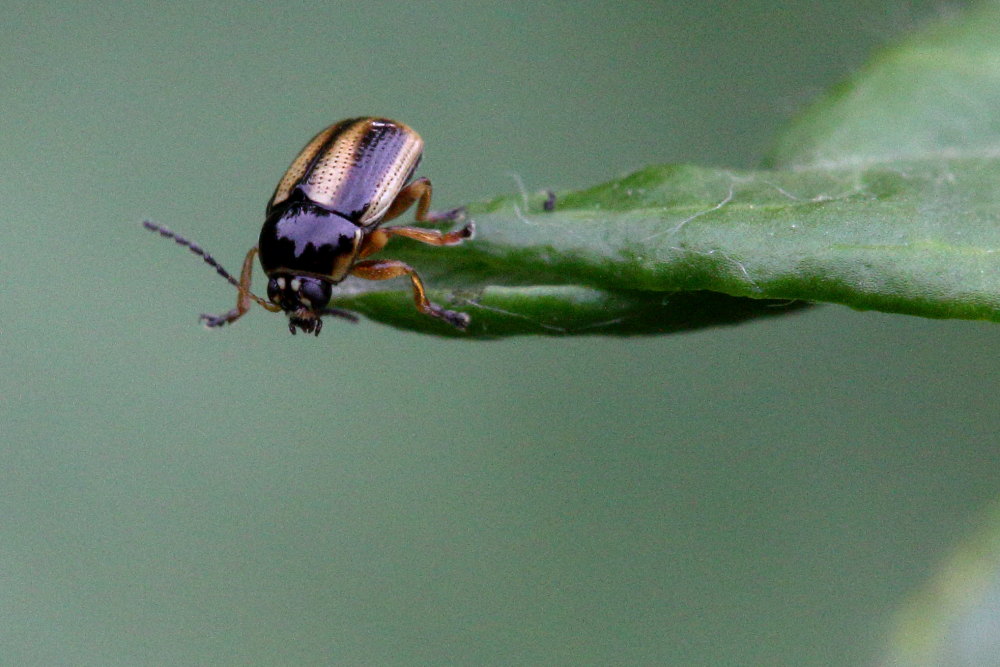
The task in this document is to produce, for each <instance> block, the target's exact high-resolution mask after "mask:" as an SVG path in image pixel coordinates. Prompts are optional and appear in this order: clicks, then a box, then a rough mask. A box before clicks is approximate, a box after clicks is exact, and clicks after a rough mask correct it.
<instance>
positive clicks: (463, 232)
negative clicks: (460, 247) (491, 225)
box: [458, 222, 476, 239]
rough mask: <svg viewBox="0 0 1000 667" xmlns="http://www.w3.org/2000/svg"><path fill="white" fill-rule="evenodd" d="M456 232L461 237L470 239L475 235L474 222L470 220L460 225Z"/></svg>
mask: <svg viewBox="0 0 1000 667" xmlns="http://www.w3.org/2000/svg"><path fill="white" fill-rule="evenodd" d="M458 233H459V235H460V236H461V237H462V238H463V239H471V238H472V237H473V236H475V235H476V223H474V222H470V223H468V224H466V225H465V227H462V229H460V230H459V231H458Z"/></svg>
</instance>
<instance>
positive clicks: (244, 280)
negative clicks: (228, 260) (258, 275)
mask: <svg viewBox="0 0 1000 667" xmlns="http://www.w3.org/2000/svg"><path fill="white" fill-rule="evenodd" d="M256 256H257V246H254V247H252V248H250V250H249V251H248V252H247V256H246V259H244V260H243V270H242V271H240V282H239V284H238V285H237V286H236V288H237V289H238V290H239V296H238V297H237V298H236V307H235V308H233V309H232V310H230V311H229V312H228V313H224V314H222V315H205V314H202V315H201V317H199V318H198V319H199V320H201V321H202V322H204V323H205V326H208V327H221V326H222V325H223V324H229V323H231V322H235V321H236V320H238V319H240V318H241V317H243V314H244V313H246V312H247V310H249V309H250V302H251V301H256V302H257V303H259V304H260V305H261V306H263V307H264V308H267V309H268V310H270V311H271V312H272V313H276V312H278V311H279V310H281V308H280V307H279V306H276V305H275V304H273V303H270V302H268V301H264V299H262V298H260V297H259V296H257V295H256V294H254V293H253V292H251V291H250V280H251V279H252V278H253V258H254V257H256Z"/></svg>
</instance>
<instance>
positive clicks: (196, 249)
mask: <svg viewBox="0 0 1000 667" xmlns="http://www.w3.org/2000/svg"><path fill="white" fill-rule="evenodd" d="M142 226H143V227H145V228H146V229H148V230H149V231H151V232H156V233H158V234H159V235H160V236H162V237H163V238H165V239H173V240H174V242H175V243H176V244H177V245H180V246H184V247H185V248H187V249H188V250H190V251H191V252H193V253H194V254H196V255H198V256H199V257H201V258H202V259H203V260H204V261H205V263H206V264H208V265H209V266H211V267H212V268H213V269H215V271H216V272H217V273H218V274H219V275H220V276H222V277H223V278H225V279H226V280H228V281H229V284H230V285H232V286H233V287H235V288H236V289H238V290H240V291H243V288H242V287H240V281H238V280H236V278H233V277H232V276H231V275H230V274H229V271H226V270H225V269H224V268H222V265H221V264H219V263H218V262H217V261H215V258H214V257H212V256H211V255H209V254H208V253H207V252H205V250H204V249H203V248H202V247H201V246H200V245H198V244H197V243H195V242H194V241H188V240H187V239H186V238H184V237H183V236H178V235H177V234H175V233H173V232H172V231H170V230H169V229H167V228H166V227H163V226H162V225H158V224H156V223H155V222H150V221H149V220H144V221H143V222H142Z"/></svg>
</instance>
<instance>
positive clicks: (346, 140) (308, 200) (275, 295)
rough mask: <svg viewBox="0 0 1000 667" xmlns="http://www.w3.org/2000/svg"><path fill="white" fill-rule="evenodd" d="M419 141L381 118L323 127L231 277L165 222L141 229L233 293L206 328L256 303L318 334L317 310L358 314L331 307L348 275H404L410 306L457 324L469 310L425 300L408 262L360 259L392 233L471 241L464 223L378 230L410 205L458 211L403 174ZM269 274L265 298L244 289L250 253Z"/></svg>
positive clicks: (422, 214) (423, 210) (426, 213)
mask: <svg viewBox="0 0 1000 667" xmlns="http://www.w3.org/2000/svg"><path fill="white" fill-rule="evenodd" d="M423 147H424V142H423V140H422V139H421V138H420V135H418V134H417V133H416V132H414V131H413V130H412V129H410V128H409V127H407V126H406V125H404V124H403V123H398V122H395V121H391V120H388V119H386V118H352V119H349V120H343V121H340V122H339V123H335V124H333V125H331V126H330V127H328V128H326V129H325V130H323V131H322V132H320V133H319V134H317V135H316V136H315V137H313V138H312V140H311V141H310V142H309V143H308V144H306V146H305V148H303V149H302V151H301V152H300V153H299V155H298V157H296V158H295V160H293V161H292V164H291V166H290V167H289V168H288V171H286V172H285V175H284V176H283V177H282V178H281V181H280V182H279V183H278V187H277V188H275V190H274V194H273V195H272V196H271V200H270V201H269V202H268V204H267V211H266V218H265V221H264V227H263V228H262V229H261V231H260V240H259V243H258V245H255V246H254V247H252V248H250V251H249V252H248V253H247V255H246V259H245V260H244V261H243V270H242V272H241V273H240V279H239V280H237V279H236V278H234V277H233V276H232V275H231V274H230V273H229V272H227V271H226V270H225V269H223V268H222V266H220V265H219V263H218V262H217V261H216V260H215V259H214V258H213V257H212V256H211V255H209V254H207V253H206V252H205V251H204V250H202V249H201V248H200V247H199V246H197V245H195V244H194V243H192V242H190V241H188V240H187V239H185V238H183V237H180V236H177V235H176V234H174V233H173V232H171V231H170V230H168V229H166V228H165V227H161V226H160V225H157V224H155V223H152V222H144V223H143V224H144V225H145V226H146V228H147V229H150V230H153V231H156V232H159V233H160V234H161V235H162V236H165V237H167V238H171V239H174V240H175V241H176V242H177V243H179V244H181V245H182V246H185V247H187V248H189V249H190V250H191V251H192V252H194V253H195V254H197V255H199V256H200V257H201V258H202V259H204V260H205V261H206V262H207V263H208V264H209V265H211V266H212V267H213V268H215V270H216V271H217V272H218V273H219V274H220V275H221V276H222V277H224V278H226V279H227V280H228V281H229V282H230V283H232V284H233V285H235V286H236V288H237V289H238V290H239V296H238V297H237V300H236V307H235V308H233V309H232V310H230V311H229V312H228V313H224V314H222V315H202V316H201V319H202V321H204V322H205V323H206V324H207V325H208V326H210V327H218V326H222V325H223V324H228V323H230V322H234V321H236V320H237V319H239V318H240V317H242V316H243V314H244V313H246V312H247V310H248V309H249V308H250V303H251V302H257V303H258V304H260V305H261V306H262V307H264V308H266V309H267V310H270V311H272V312H278V311H284V312H285V313H286V314H287V315H288V318H289V319H288V330H289V331H291V332H292V333H293V334H294V333H295V330H296V328H298V329H302V331H304V332H306V333H315V334H316V335H317V336H318V335H319V332H320V330H321V329H322V327H323V320H322V317H323V316H324V315H335V316H338V317H343V318H346V319H349V320H356V319H357V318H356V316H355V315H354V314H352V313H350V312H348V311H345V310H341V309H338V308H331V307H329V303H330V298H331V286H332V285H335V284H337V283H339V282H340V281H342V280H344V278H346V277H347V276H349V275H352V276H358V277H360V278H366V279H368V280H386V279H388V278H396V277H399V276H409V278H410V281H411V283H412V285H413V299H414V301H415V302H416V305H417V309H418V310H420V311H421V312H423V313H426V314H427V315H430V316H432V317H437V318H439V319H442V320H444V321H445V322H447V323H449V324H451V325H452V326H455V327H457V328H459V329H465V328H466V326H468V324H469V316H468V315H466V314H465V313H458V312H455V311H452V310H445V309H444V308H442V307H441V306H438V305H437V304H434V303H431V302H430V301H429V300H428V299H427V295H426V293H425V291H424V285H423V282H422V281H421V280H420V277H419V276H418V275H417V273H416V272H415V271H414V270H413V268H411V267H410V266H409V265H407V264H404V263H403V262H400V261H396V260H390V259H365V258H366V257H368V256H369V255H371V254H372V253H374V252H377V251H378V250H381V249H382V248H383V247H384V246H385V244H386V243H388V242H389V239H391V238H392V237H393V236H403V237H406V238H410V239H414V240H416V241H420V242H422V243H428V244H430V245H439V246H444V245H455V244H457V243H461V242H462V241H464V240H466V239H469V238H472V234H473V232H474V230H475V228H474V226H473V225H472V223H469V224H467V225H465V226H464V227H462V228H461V229H458V230H456V231H452V232H447V233H444V232H439V231H436V230H432V229H421V228H418V227H405V226H404V227H381V226H380V225H381V224H382V223H383V222H386V221H387V220H392V219H393V218H395V217H397V216H399V215H401V214H402V213H403V212H405V211H406V210H407V209H408V208H410V206H412V205H413V203H414V202H416V203H417V214H416V220H417V222H438V221H445V220H455V219H457V218H459V217H461V215H462V209H454V210H452V211H447V212H444V213H434V212H431V211H430V203H431V182H430V181H429V180H427V179H426V178H418V179H415V180H412V181H411V180H410V177H411V176H412V175H413V172H414V171H415V170H416V168H417V165H418V164H419V163H420V156H421V154H422V153H423ZM258 252H259V253H260V263H261V266H262V267H263V269H264V273H265V274H267V277H268V283H267V299H266V300H265V299H263V298H261V297H259V296H257V295H256V294H254V293H253V292H251V291H250V279H251V276H252V274H253V259H254V255H256V254H258Z"/></svg>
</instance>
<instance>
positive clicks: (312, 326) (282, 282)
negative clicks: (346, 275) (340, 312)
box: [267, 275, 330, 336]
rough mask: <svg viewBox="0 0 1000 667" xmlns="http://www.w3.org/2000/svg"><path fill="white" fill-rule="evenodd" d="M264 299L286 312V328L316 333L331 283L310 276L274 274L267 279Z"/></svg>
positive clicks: (318, 330)
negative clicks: (265, 297) (275, 275)
mask: <svg viewBox="0 0 1000 667" xmlns="http://www.w3.org/2000/svg"><path fill="white" fill-rule="evenodd" d="M267 298H268V299H270V300H271V302H272V303H275V304H277V305H279V306H281V309H282V310H283V311H285V313H286V314H287V315H288V330H289V331H291V332H292V333H293V334H294V333H295V329H296V328H299V329H302V331H304V332H305V333H315V334H316V335H317V336H318V335H319V332H320V329H322V328H323V320H322V319H320V316H322V315H325V314H327V313H328V312H329V309H328V308H327V305H328V304H329V303H330V283H328V282H326V281H325V280H320V279H319V278H313V277H310V276H296V275H291V276H277V277H275V278H271V279H270V280H269V281H268V282H267Z"/></svg>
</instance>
